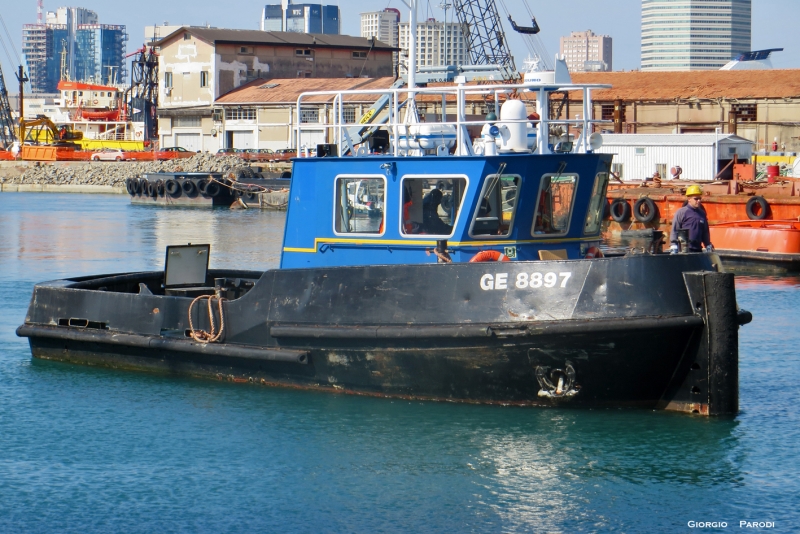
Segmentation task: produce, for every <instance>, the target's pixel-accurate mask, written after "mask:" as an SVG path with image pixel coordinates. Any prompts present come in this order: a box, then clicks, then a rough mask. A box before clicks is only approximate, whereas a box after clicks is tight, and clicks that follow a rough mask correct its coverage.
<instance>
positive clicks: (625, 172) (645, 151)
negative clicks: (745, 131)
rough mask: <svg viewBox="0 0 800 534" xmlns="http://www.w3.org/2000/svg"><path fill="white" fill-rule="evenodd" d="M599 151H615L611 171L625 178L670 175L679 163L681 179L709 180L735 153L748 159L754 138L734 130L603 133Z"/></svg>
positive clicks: (743, 161) (738, 156) (742, 161)
mask: <svg viewBox="0 0 800 534" xmlns="http://www.w3.org/2000/svg"><path fill="white" fill-rule="evenodd" d="M596 152H602V153H605V154H614V163H613V164H612V171H613V172H615V173H619V176H620V177H621V178H622V180H623V181H641V180H644V179H645V178H651V177H652V176H653V173H654V172H656V171H658V172H659V174H660V175H661V178H662V179H670V178H672V175H671V169H675V168H677V167H680V168H681V170H682V173H681V174H680V178H681V179H683V180H692V181H709V182H710V181H713V180H714V176H716V174H717V173H718V172H719V171H720V170H722V169H723V168H724V167H725V166H726V165H727V164H728V163H730V161H731V160H732V159H733V157H734V155H735V156H736V158H737V160H738V161H739V162H740V163H749V162H750V158H751V156H752V155H753V142H752V141H749V140H748V139H745V138H743V137H739V136H738V135H733V134H603V146H602V147H600V148H599V149H597V150H596ZM728 173H730V169H729V170H728Z"/></svg>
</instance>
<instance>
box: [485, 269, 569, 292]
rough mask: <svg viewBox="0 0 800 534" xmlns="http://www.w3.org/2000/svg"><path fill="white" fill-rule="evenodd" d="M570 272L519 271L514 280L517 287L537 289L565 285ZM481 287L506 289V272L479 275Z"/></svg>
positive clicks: (488, 289)
mask: <svg viewBox="0 0 800 534" xmlns="http://www.w3.org/2000/svg"><path fill="white" fill-rule="evenodd" d="M571 276H572V273H569V272H566V273H553V272H550V273H531V274H528V273H519V274H517V279H516V281H515V282H514V287H516V288H517V289H537V288H540V287H548V288H549V287H560V288H565V287H567V281H568V280H569V279H570V277H571ZM481 289H483V290H484V291H491V290H493V289H508V273H497V274H496V275H492V274H488V273H487V274H484V275H483V276H481Z"/></svg>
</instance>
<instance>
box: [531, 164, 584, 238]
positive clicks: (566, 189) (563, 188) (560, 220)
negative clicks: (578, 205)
mask: <svg viewBox="0 0 800 534" xmlns="http://www.w3.org/2000/svg"><path fill="white" fill-rule="evenodd" d="M577 185H578V176H577V175H574V174H546V175H544V176H543V177H542V183H541V186H540V187H539V197H538V200H537V203H536V215H535V216H534V217H533V234H534V235H542V234H544V235H564V234H566V233H567V231H569V220H570V216H571V215H572V208H573V205H574V203H575V191H576V190H577Z"/></svg>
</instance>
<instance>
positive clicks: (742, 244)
mask: <svg viewBox="0 0 800 534" xmlns="http://www.w3.org/2000/svg"><path fill="white" fill-rule="evenodd" d="M709 230H710V231H711V242H712V243H714V247H715V251H716V252H717V254H719V256H720V257H721V258H722V260H723V262H724V264H725V266H730V267H733V268H734V269H735V268H736V267H747V268H748V269H754V268H755V269H759V270H770V271H774V270H780V271H799V270H800V221H798V220H796V219H795V220H791V221H780V220H760V221H751V220H747V221H731V222H726V223H721V224H716V225H713V226H711V227H710V228H709Z"/></svg>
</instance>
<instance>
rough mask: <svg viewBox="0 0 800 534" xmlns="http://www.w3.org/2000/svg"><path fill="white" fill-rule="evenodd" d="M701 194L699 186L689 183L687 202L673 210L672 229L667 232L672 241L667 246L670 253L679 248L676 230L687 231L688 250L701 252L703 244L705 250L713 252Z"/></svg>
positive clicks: (675, 251)
mask: <svg viewBox="0 0 800 534" xmlns="http://www.w3.org/2000/svg"><path fill="white" fill-rule="evenodd" d="M702 196H703V191H702V190H701V189H700V186H698V185H690V186H689V187H687V188H686V202H687V204H686V205H685V206H684V207H682V208H681V209H679V210H678V211H676V212H675V218H674V219H673V220H672V231H671V232H670V234H669V240H670V242H671V243H672V244H671V245H670V247H669V251H670V254H675V253H677V252H678V250H679V245H678V230H688V231H689V238H688V243H687V248H688V252H702V250H703V245H705V247H706V252H714V245H712V244H711V236H710V232H709V230H708V217H707V216H706V210H705V209H704V208H703V206H701V205H700V202H701V201H702Z"/></svg>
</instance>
